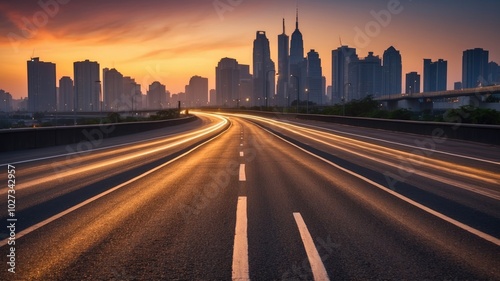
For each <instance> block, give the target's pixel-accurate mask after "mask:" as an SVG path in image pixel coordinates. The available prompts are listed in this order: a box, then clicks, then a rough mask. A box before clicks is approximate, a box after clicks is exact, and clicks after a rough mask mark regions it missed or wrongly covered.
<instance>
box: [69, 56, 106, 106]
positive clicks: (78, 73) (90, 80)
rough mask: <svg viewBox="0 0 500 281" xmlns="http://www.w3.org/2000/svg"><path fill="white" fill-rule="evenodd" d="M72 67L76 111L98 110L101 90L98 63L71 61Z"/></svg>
mask: <svg viewBox="0 0 500 281" xmlns="http://www.w3.org/2000/svg"><path fill="white" fill-rule="evenodd" d="M73 67H74V77H73V79H74V82H75V102H76V109H77V111H99V109H100V92H101V84H100V81H99V63H97V62H95V61H89V60H85V61H80V62H75V63H73Z"/></svg>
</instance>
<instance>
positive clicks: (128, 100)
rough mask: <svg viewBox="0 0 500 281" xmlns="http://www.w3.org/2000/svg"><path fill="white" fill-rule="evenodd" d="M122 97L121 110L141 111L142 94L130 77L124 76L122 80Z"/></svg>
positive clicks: (139, 87) (138, 85) (138, 86)
mask: <svg viewBox="0 0 500 281" xmlns="http://www.w3.org/2000/svg"><path fill="white" fill-rule="evenodd" d="M122 81H123V95H122V98H121V101H122V106H123V107H124V108H123V110H138V109H142V92H141V85H140V84H137V83H136V82H135V79H134V78H132V77H130V76H124V77H123V79H122Z"/></svg>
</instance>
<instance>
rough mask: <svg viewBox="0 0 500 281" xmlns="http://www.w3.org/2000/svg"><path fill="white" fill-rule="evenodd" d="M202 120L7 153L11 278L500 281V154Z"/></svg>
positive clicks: (356, 132)
mask: <svg viewBox="0 0 500 281" xmlns="http://www.w3.org/2000/svg"><path fill="white" fill-rule="evenodd" d="M197 114H198V113H197ZM198 116H199V117H200V120H199V121H197V122H196V123H193V124H188V125H181V126H177V127H173V128H171V129H168V130H164V131H161V130H160V131H156V132H150V133H148V134H147V135H144V134H143V135H136V136H129V137H125V138H119V139H118V138H116V139H113V140H102V142H98V140H94V141H95V144H96V145H94V147H93V149H94V150H92V151H78V145H75V146H74V147H73V149H70V148H68V147H59V148H51V149H44V150H36V151H24V152H17V153H10V154H5V155H2V158H1V159H2V160H0V162H2V163H4V164H11V165H13V166H14V167H15V169H12V167H11V169H10V170H15V179H16V185H15V194H14V195H15V200H16V201H15V212H14V213H15V217H14V218H15V219H17V221H15V222H14V223H15V227H16V228H15V240H13V239H10V240H9V239H8V238H9V235H12V234H11V232H10V231H6V229H7V226H9V225H10V224H11V223H12V222H10V221H8V219H11V218H12V217H9V213H8V212H7V209H8V202H7V199H8V198H7V197H8V192H9V188H5V186H6V184H7V181H8V176H9V173H8V169H7V168H8V166H5V165H3V166H2V167H1V168H0V169H2V170H1V173H0V180H2V181H4V182H5V183H6V184H3V186H2V189H1V192H0V202H1V206H4V207H2V209H4V210H3V211H2V213H1V217H0V225H2V228H1V232H0V235H1V237H0V239H1V241H0V253H1V255H0V256H1V259H0V261H1V264H2V267H3V268H0V269H1V271H0V280H231V279H233V280H248V279H252V280H327V279H330V280H349V279H356V280H367V279H370V280H373V279H377V280H380V279H391V280H392V279H396V280H402V279H406V280H424V279H426V280H499V279H500V258H499V257H500V240H499V238H500V204H499V201H500V174H499V173H498V171H499V170H500V169H499V167H500V149H498V147H494V146H486V145H482V144H476V143H470V142H459V141H454V140H450V139H447V138H446V136H443V135H439V134H436V135H435V136H434V137H433V138H432V137H428V138H425V137H422V136H415V135H408V134H398V133H388V132H384V131H379V130H369V129H366V128H355V127H347V126H339V125H335V124H326V123H319V122H310V121H309V122H304V121H298V120H275V119H265V118H257V117H251V116H246V115H224V116H222V115H210V114H201V113H199V114H198ZM81 147H82V146H80V148H81ZM69 151H72V152H69ZM7 230H8V229H7ZM12 241H15V245H8V243H9V242H11V243H12ZM11 247H14V248H15V272H16V273H11V272H9V271H8V270H9V269H11V268H12V264H11V265H9V264H8V261H9V259H11V258H10V257H7V255H11V249H10V248H11Z"/></svg>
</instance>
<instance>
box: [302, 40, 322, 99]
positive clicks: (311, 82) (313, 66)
mask: <svg viewBox="0 0 500 281" xmlns="http://www.w3.org/2000/svg"><path fill="white" fill-rule="evenodd" d="M322 88H323V70H322V68H321V59H320V58H319V54H318V52H316V51H315V50H314V49H312V50H311V51H310V52H309V53H307V91H306V95H307V97H306V98H307V100H308V101H310V102H313V103H315V104H317V105H322V104H323V94H324V90H322Z"/></svg>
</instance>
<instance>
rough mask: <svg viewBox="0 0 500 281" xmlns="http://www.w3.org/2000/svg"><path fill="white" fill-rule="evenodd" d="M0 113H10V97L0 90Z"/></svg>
mask: <svg viewBox="0 0 500 281" xmlns="http://www.w3.org/2000/svg"><path fill="white" fill-rule="evenodd" d="M0 102H1V105H0V111H3V112H10V111H12V95H11V94H10V93H8V92H6V91H4V90H0Z"/></svg>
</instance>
